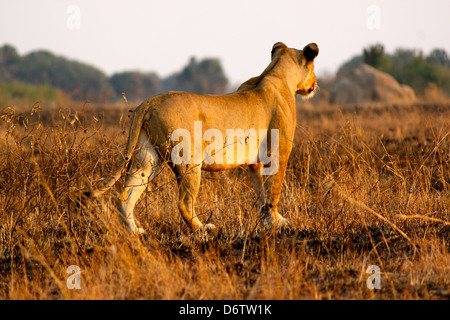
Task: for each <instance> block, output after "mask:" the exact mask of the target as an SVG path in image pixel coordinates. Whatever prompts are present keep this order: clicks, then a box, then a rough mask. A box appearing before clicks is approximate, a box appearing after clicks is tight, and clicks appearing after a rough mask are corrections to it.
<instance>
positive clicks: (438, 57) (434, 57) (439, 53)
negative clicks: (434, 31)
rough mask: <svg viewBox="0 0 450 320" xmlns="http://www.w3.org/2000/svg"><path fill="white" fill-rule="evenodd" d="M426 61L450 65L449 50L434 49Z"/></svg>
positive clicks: (443, 65) (445, 65)
mask: <svg viewBox="0 0 450 320" xmlns="http://www.w3.org/2000/svg"><path fill="white" fill-rule="evenodd" d="M426 61H427V62H428V63H431V64H435V65H438V66H442V67H450V59H449V57H448V54H447V51H445V50H444V49H434V50H433V51H431V52H430V54H429V55H428V57H427V59H426Z"/></svg>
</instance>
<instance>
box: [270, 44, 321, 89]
mask: <svg viewBox="0 0 450 320" xmlns="http://www.w3.org/2000/svg"><path fill="white" fill-rule="evenodd" d="M318 54H319V47H318V46H317V44H315V43H310V44H308V45H307V46H305V47H304V48H303V50H297V49H293V48H288V47H287V46H286V45H285V44H284V43H282V42H277V43H275V44H274V45H273V47H272V52H271V55H272V63H271V65H273V66H275V65H276V64H279V63H289V67H291V68H292V66H293V65H294V66H295V68H296V72H294V75H295V77H296V79H295V82H296V88H295V92H296V93H297V94H299V95H301V96H303V97H311V96H313V95H314V90H315V89H316V88H317V82H316V76H315V75H314V59H315V58H316V57H317V55H318ZM292 62H294V63H293V64H292ZM269 68H270V66H269ZM269 68H268V69H269Z"/></svg>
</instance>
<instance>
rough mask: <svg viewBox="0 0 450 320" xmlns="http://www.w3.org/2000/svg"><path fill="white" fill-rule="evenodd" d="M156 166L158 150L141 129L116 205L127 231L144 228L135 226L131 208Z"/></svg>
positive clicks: (151, 178)
mask: <svg viewBox="0 0 450 320" xmlns="http://www.w3.org/2000/svg"><path fill="white" fill-rule="evenodd" d="M158 167H159V157H158V152H157V151H156V149H155V148H154V147H153V145H152V144H151V143H150V141H149V138H148V136H147V134H146V133H145V132H144V131H141V133H140V134H139V140H138V143H137V146H136V149H135V152H134V154H133V157H132V162H131V167H130V169H129V170H128V172H127V175H126V178H125V185H124V188H123V191H122V193H121V194H120V196H119V201H118V205H117V209H118V211H119V215H120V218H121V219H122V221H123V222H124V223H125V225H126V227H127V229H128V230H129V231H132V232H136V233H143V232H144V229H142V228H138V227H137V225H136V220H135V218H134V215H133V210H134V206H135V205H136V202H137V201H138V200H139V198H140V196H141V194H142V192H144V190H145V188H146V187H147V184H148V183H149V182H150V181H151V180H153V178H154V177H155V175H156V173H157V171H158Z"/></svg>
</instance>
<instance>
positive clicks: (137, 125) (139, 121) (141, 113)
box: [78, 101, 150, 198]
mask: <svg viewBox="0 0 450 320" xmlns="http://www.w3.org/2000/svg"><path fill="white" fill-rule="evenodd" d="M149 107H150V103H149V102H148V101H146V102H144V103H142V104H141V105H139V106H138V107H137V108H136V109H135V110H134V112H133V117H132V118H131V126H130V133H129V135H128V142H127V146H126V148H125V154H124V157H123V160H122V163H121V164H120V166H119V168H118V169H117V170H116V172H115V173H114V174H113V175H112V176H111V177H110V178H109V179H107V180H106V181H105V182H104V183H103V184H102V186H100V187H99V188H97V189H95V190H91V191H85V192H82V194H83V195H84V196H85V197H87V198H90V197H98V196H100V195H102V194H103V193H105V192H106V191H108V190H109V189H110V188H111V187H112V186H114V184H116V182H117V181H118V180H119V179H120V177H121V176H122V171H123V168H125V167H127V166H128V164H129V162H130V161H131V157H132V155H133V152H134V149H135V148H136V145H137V141H138V138H139V134H140V132H141V128H142V125H143V123H144V117H145V114H146V113H147V111H148V109H149ZM78 194H79V191H78Z"/></svg>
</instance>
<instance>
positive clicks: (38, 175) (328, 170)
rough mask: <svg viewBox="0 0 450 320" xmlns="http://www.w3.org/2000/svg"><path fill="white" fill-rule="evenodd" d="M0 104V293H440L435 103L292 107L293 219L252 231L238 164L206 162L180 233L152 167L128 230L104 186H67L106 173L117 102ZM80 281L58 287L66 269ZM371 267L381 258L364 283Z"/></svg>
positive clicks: (289, 206) (444, 226) (443, 216)
mask: <svg viewBox="0 0 450 320" xmlns="http://www.w3.org/2000/svg"><path fill="white" fill-rule="evenodd" d="M17 110H18V109H16V111H15V112H13V111H12V110H11V109H5V110H3V113H2V115H3V117H2V120H3V121H2V122H1V124H0V130H1V132H2V139H1V141H0V146H1V149H0V150H1V152H0V157H1V159H0V274H1V277H0V299H448V298H449V297H450V290H449V288H450V276H449V274H450V255H449V242H450V237H449V231H450V226H449V222H450V217H449V212H450V197H449V181H450V156H449V154H450V143H449V132H450V123H449V121H448V119H450V108H449V106H448V105H443V106H437V105H426V104H422V105H420V104H418V105H414V106H373V107H366V108H361V107H347V108H345V109H342V108H340V107H338V106H328V105H326V106H320V107H319V108H317V109H312V108H308V107H306V106H305V105H299V113H298V128H297V135H296V139H295V147H294V150H293V152H292V154H291V158H290V162H289V167H288V170H287V173H286V179H285V182H284V185H283V194H282V198H281V201H280V207H279V211H280V213H281V214H282V215H283V216H285V217H286V218H288V219H289V220H290V221H291V223H292V229H291V230H286V231H283V232H279V233H266V232H264V231H262V230H261V229H260V228H259V215H258V212H257V209H256V206H255V201H256V197H255V194H254V191H253V190H252V188H251V182H250V181H249V179H248V178H247V170H246V169H245V168H240V169H236V170H233V171H229V172H220V173H214V174H213V173H204V175H203V179H202V187H201V190H200V194H199V197H198V203H197V212H199V213H200V214H201V219H202V220H204V221H205V220H206V219H208V218H210V219H211V222H213V223H215V224H216V226H218V227H219V233H218V234H217V235H215V236H212V237H209V238H208V239H205V238H204V237H203V236H201V235H198V234H194V233H192V232H191V231H190V230H189V229H188V228H187V227H186V226H185V224H184V222H183V221H182V220H181V218H180V215H179V213H178V209H177V206H176V199H177V190H176V184H175V182H174V180H173V179H174V177H173V175H172V173H171V171H170V170H169V169H168V168H166V167H165V168H164V169H163V170H162V172H161V173H160V174H159V175H158V177H157V179H155V180H154V181H153V182H152V183H151V184H150V185H149V186H148V189H147V191H146V193H145V196H143V197H142V198H141V201H140V202H139V204H138V205H137V206H136V209H135V215H136V216H137V218H138V220H139V221H140V222H141V224H142V226H143V227H144V228H145V230H146V231H147V233H146V234H144V235H143V236H136V235H131V234H128V233H127V232H125V231H124V230H123V228H122V225H121V224H120V222H119V221H118V219H117V217H116V213H115V211H114V204H115V199H116V192H117V191H118V190H120V188H121V184H122V182H123V180H121V181H120V182H119V183H118V184H117V185H116V187H115V188H114V190H111V192H109V193H107V194H106V195H105V196H104V197H103V198H102V199H101V200H99V201H91V202H89V203H87V204H86V206H81V207H80V206H77V205H76V204H75V203H73V202H71V201H70V200H69V196H68V194H69V190H71V189H76V188H81V187H86V186H91V185H92V184H95V182H96V181H97V180H98V179H99V178H101V177H105V176H107V175H108V173H110V172H112V171H114V169H115V167H116V165H117V163H118V160H119V158H120V157H119V156H120V153H121V152H122V151H123V148H124V143H125V141H126V137H127V126H128V123H129V118H128V117H127V116H128V109H127V108H123V107H119V106H114V107H112V106H109V107H108V106H98V107H94V106H86V105H73V106H71V108H63V109H51V110H50V109H44V108H43V109H42V110H41V109H40V108H39V105H35V106H34V107H33V110H32V112H31V113H32V115H30V110H27V112H25V111H22V113H19V111H17ZM70 265H77V266H79V267H80V270H81V289H80V290H76V289H73V290H70V289H68V287H67V279H68V277H69V274H68V273H67V268H68V267H69V266H70ZM369 265H377V266H379V267H380V268H381V289H378V290H370V289H368V288H367V286H366V280H367V278H368V277H369V276H370V275H369V274H367V273H366V269H367V267H368V266H369Z"/></svg>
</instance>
